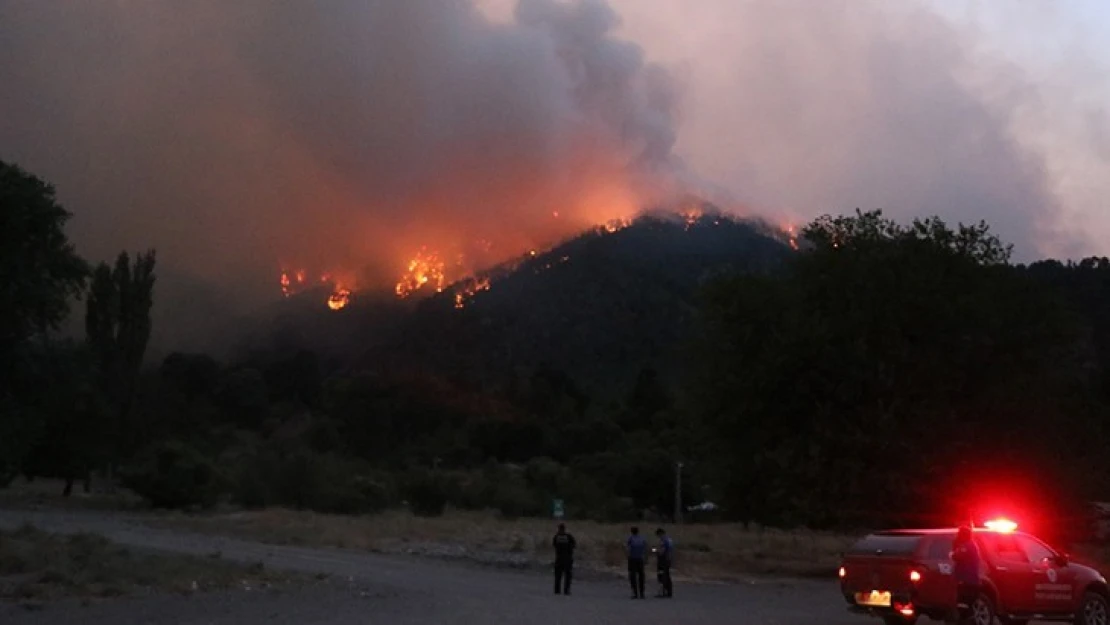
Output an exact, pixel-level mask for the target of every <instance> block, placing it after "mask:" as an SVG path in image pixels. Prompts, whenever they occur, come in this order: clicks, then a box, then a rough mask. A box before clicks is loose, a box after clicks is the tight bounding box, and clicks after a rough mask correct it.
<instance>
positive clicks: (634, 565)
mask: <svg viewBox="0 0 1110 625" xmlns="http://www.w3.org/2000/svg"><path fill="white" fill-rule="evenodd" d="M625 546H626V548H627V550H628V582H629V584H631V585H632V598H633V599H643V598H644V556H645V555H647V540H646V539H645V538H644V537H643V536H641V535H640V528H638V527H633V528H632V535H631V536H629V537H628V540H627V541H626V542H625Z"/></svg>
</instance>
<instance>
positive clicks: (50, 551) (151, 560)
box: [0, 526, 295, 601]
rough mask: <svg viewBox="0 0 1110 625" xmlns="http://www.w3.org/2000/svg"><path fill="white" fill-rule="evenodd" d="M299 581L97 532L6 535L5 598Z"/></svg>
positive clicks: (2, 548)
mask: <svg viewBox="0 0 1110 625" xmlns="http://www.w3.org/2000/svg"><path fill="white" fill-rule="evenodd" d="M294 578H295V577H294V576H290V575H284V574H278V573H273V572H270V571H267V570H265V569H264V568H263V566H262V564H261V563H258V564H254V565H249V566H248V565H240V564H235V563H231V562H226V561H222V560H220V559H219V558H218V556H216V555H213V556H212V557H209V558H198V557H190V556H178V555H161V554H157V555H156V554H148V553H133V552H131V551H129V550H127V549H124V548H122V547H120V546H118V545H116V544H115V543H112V542H111V541H109V540H108V539H106V538H104V537H102V536H97V535H94V534H74V535H70V536H62V535H58V534H50V533H47V532H43V531H41V530H38V529H35V528H33V527H31V526H24V527H23V528H20V529H18V530H15V531H10V532H6V531H0V599H3V600H15V601H44V600H51V599H59V598H65V597H79V598H83V599H92V598H105V597H116V596H122V595H133V594H141V593H149V592H154V591H168V592H179V593H192V592H197V591H206V590H225V589H231V588H248V589H249V588H266V587H269V586H272V585H274V584H277V583H285V582H288V581H292V580H293V579H294Z"/></svg>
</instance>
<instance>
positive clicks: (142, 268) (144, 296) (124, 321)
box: [85, 250, 155, 470]
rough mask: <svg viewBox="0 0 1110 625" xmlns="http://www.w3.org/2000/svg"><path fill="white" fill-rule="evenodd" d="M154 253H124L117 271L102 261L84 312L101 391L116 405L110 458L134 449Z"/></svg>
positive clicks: (151, 290)
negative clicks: (134, 408)
mask: <svg viewBox="0 0 1110 625" xmlns="http://www.w3.org/2000/svg"><path fill="white" fill-rule="evenodd" d="M154 265H155V253H154V250H150V251H148V252H146V253H144V254H139V255H137V256H136V257H135V260H134V263H132V261H131V258H130V257H129V255H128V254H127V252H122V253H121V254H120V255H119V257H118V258H117V259H116V263H115V266H114V267H110V266H109V265H108V264H107V263H100V265H98V266H97V268H96V271H95V272H94V273H93V280H92V285H91V287H90V290H89V298H88V305H87V308H86V314H85V334H86V339H87V341H88V344H89V347H90V348H91V349H92V351H93V354H94V356H95V358H96V362H97V366H98V369H99V371H100V379H101V387H102V388H103V389H104V392H105V394H106V395H107V397H108V398H109V400H110V402H111V404H112V405H113V406H114V407H115V412H116V417H115V419H113V420H112V422H110V423H106V424H105V427H106V428H107V429H108V430H109V431H110V432H112V434H113V436H112V440H113V441H115V442H116V443H117V444H116V448H115V449H113V450H112V454H111V456H112V457H111V459H110V460H109V467H108V468H109V470H111V468H112V467H111V465H112V464H113V463H115V462H118V460H119V455H120V454H121V453H123V452H125V451H134V449H133V447H134V445H135V441H134V440H125V438H124V437H125V435H127V434H134V433H135V432H136V431H137V428H135V427H131V426H133V425H134V424H132V423H131V422H130V421H131V420H130V416H131V409H132V406H133V405H134V401H135V390H136V384H137V381H138V379H139V370H140V368H141V366H142V362H143V356H144V354H145V353H146V347H147V343H148V341H149V340H150V332H151V319H150V310H151V307H152V306H153V304H154V299H153V298H154V280H155V278H154Z"/></svg>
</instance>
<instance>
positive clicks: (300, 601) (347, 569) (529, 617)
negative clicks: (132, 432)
mask: <svg viewBox="0 0 1110 625" xmlns="http://www.w3.org/2000/svg"><path fill="white" fill-rule="evenodd" d="M24 522H30V523H32V524H34V525H35V526H37V527H40V528H41V529H44V530H48V531H54V532H63V533H69V532H77V531H88V532H95V533H98V534H102V535H104V536H106V537H108V538H110V539H112V540H114V541H116V542H118V543H121V544H124V545H128V546H131V547H135V548H149V549H158V550H164V551H173V552H178V553H189V554H198V555H207V554H211V553H213V552H216V551H219V552H221V554H222V557H224V558H227V559H233V560H239V561H243V562H249V563H253V562H263V563H265V565H266V566H267V567H271V568H284V569H290V570H298V571H305V572H312V573H327V574H330V575H331V576H332V578H331V581H329V582H328V583H325V584H321V585H314V586H310V587H307V588H303V589H298V590H290V591H282V592H265V591H262V592H260V591H251V592H246V591H235V592H228V593H218V594H202V595H194V596H192V597H178V596H156V597H144V598H138V599H119V600H112V601H107V602H104V603H99V604H94V605H92V606H89V607H81V606H79V605H73V604H70V605H62V606H47V607H46V608H44V609H43V610H40V611H28V610H25V609H24V608H21V607H17V606H12V605H3V604H0V623H3V624H4V625H8V624H9V623H11V624H12V625H16V624H18V625H23V624H27V625H32V624H33V625H47V624H49V625H70V624H73V625H76V624H81V625H85V624H87V625H131V624H143V625H147V624H149V625H171V624H172V625H261V624H263V623H266V624H274V625H285V624H288V625H294V624H296V625H354V624H358V625H367V624H373V623H388V624H389V625H408V624H416V623H420V624H436V625H439V624H459V625H471V624H473V625H478V624H487V623H488V624H501V623H505V624H507V623H525V624H527V625H548V624H566V625H570V624H575V625H588V624H595V623H596V624H603V623H613V624H620V625H639V624H644V625H651V624H654V623H659V624H663V623H666V624H667V625H676V624H683V625H686V624H689V625H700V624H710V623H712V624H717V623H720V624H728V625H852V624H856V625H859V624H863V625H867V624H868V623H871V624H872V625H875V624H877V623H878V622H879V621H877V620H871V619H867V618H861V617H858V616H853V615H850V614H847V613H846V612H845V609H844V603H843V600H842V599H840V597H839V596H838V595H837V589H836V585H835V583H830V582H812V581H798V582H793V581H790V582H784V581H761V582H757V583H749V584H743V585H698V586H693V585H681V584H680V585H677V586H676V588H675V594H676V596H675V598H674V599H670V600H658V599H652V598H648V599H646V600H643V601H633V600H632V599H630V598H629V597H628V594H627V592H628V589H627V586H626V585H625V582H623V581H622V580H613V579H602V578H596V577H595V578H592V579H583V580H578V581H576V583H575V586H574V588H573V595H572V596H570V597H563V596H557V595H554V594H553V593H552V592H551V590H552V589H551V577H550V576H549V575H547V574H546V573H541V572H534V571H533V572H517V571H506V570H498V569H490V568H483V567H477V566H468V565H463V564H453V563H444V562H439V561H435V560H428V559H421V558H403V557H393V556H383V555H376V554H368V553H362V552H354V551H345V550H339V549H310V548H297V547H278V546H270V545H264V544H260V543H253V542H247V541H241V540H232V539H225V538H218V537H212V536H204V535H196V534H186V533H182V532H175V531H167V530H158V529H152V528H147V527H144V526H141V525H139V524H138V523H134V522H129V521H128V520H127V519H126V518H125V517H122V516H117V515H111V514H105V513H86V512H81V513H74V512H43V511H34V512H24V511H14V510H0V528H7V529H10V528H14V527H17V526H19V525H20V524H22V523H24ZM648 581H649V582H652V581H653V580H650V579H649V580H648Z"/></svg>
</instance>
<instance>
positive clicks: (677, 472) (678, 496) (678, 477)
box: [674, 462, 682, 523]
mask: <svg viewBox="0 0 1110 625" xmlns="http://www.w3.org/2000/svg"><path fill="white" fill-rule="evenodd" d="M674 522H675V523H681V522H682V463H681V462H676V463H675V465H674Z"/></svg>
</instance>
